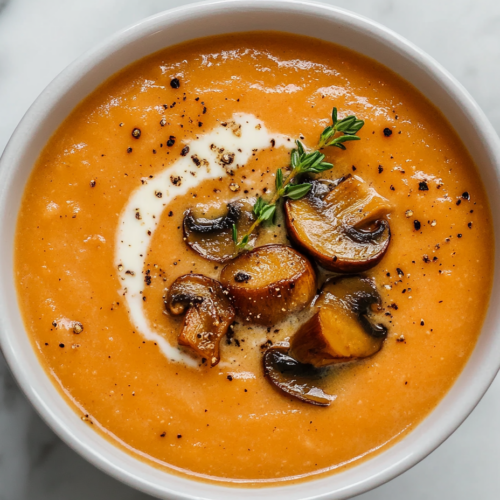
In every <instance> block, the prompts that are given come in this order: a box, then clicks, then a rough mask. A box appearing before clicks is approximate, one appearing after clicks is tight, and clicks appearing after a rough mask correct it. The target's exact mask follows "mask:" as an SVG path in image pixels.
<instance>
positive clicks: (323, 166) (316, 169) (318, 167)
mask: <svg viewBox="0 0 500 500" xmlns="http://www.w3.org/2000/svg"><path fill="white" fill-rule="evenodd" d="M344 147H345V146H344ZM332 168H333V165H332V164H331V163H326V162H324V161H323V162H321V163H320V164H319V165H316V166H315V167H314V168H310V169H309V170H308V172H309V173H311V174H319V173H320V172H324V171H325V170H331V169H332Z"/></svg>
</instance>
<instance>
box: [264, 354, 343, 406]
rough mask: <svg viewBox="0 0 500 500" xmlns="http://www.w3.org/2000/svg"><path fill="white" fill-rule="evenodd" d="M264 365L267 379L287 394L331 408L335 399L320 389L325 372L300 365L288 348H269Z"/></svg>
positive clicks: (305, 401)
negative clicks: (291, 355)
mask: <svg viewBox="0 0 500 500" xmlns="http://www.w3.org/2000/svg"><path fill="white" fill-rule="evenodd" d="M263 363H264V375H265V376H266V378H267V379H268V380H269V381H270V382H271V383H272V384H273V385H274V386H275V387H277V388H278V389H279V390H281V391H283V392H284V393H285V394H288V395H290V396H293V397H294V398H297V399H299V400H300V401H303V402H304V403H309V404H312V405H316V406H329V405H330V403H331V402H332V401H333V400H334V399H335V396H331V395H329V394H326V393H325V392H324V391H323V389H321V388H320V387H319V385H321V379H322V378H323V377H324V373H323V371H322V370H320V369H317V368H314V367H313V366H311V365H305V364H302V363H299V362H298V361H297V360H295V359H293V358H292V357H290V356H289V355H288V354H287V349H286V348H282V347H271V348H269V349H268V350H267V351H266V352H265V354H264V358H263Z"/></svg>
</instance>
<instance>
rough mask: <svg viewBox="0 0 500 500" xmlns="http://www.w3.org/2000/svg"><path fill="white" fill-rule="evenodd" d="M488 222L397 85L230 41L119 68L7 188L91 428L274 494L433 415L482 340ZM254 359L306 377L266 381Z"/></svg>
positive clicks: (425, 106)
mask: <svg viewBox="0 0 500 500" xmlns="http://www.w3.org/2000/svg"><path fill="white" fill-rule="evenodd" d="M334 107H335V108H336V109H337V116H336V117H334V118H332V109H333V108H334ZM349 116H355V117H356V118H355V119H350V118H348V117H349ZM335 120H336V121H335ZM342 120H344V121H342ZM345 120H347V121H345ZM363 122H364V123H363ZM339 123H343V124H344V125H345V126H346V127H347V128H346V129H345V130H341V129H342V126H341V125H339ZM328 127H333V128H331V129H328V130H329V132H327V135H328V134H331V136H330V138H329V139H328V141H329V142H331V141H333V140H336V139H338V138H339V137H341V138H343V139H341V140H340V141H338V140H337V142H336V144H337V145H340V147H330V146H328V145H327V142H328V141H326V142H325V141H323V144H322V143H321V140H322V139H321V137H323V136H321V134H322V133H324V131H325V129H326V128H328ZM335 127H337V128H335ZM353 127H354V128H353ZM347 136H350V138H349V137H347ZM346 137H347V139H346ZM358 138H359V140H358ZM296 140H299V141H300V144H301V145H303V148H304V152H303V155H304V156H301V157H300V158H302V159H300V158H299V156H300V154H299V153H300V151H297V148H298V147H300V145H297V143H296V142H295V141H296ZM318 141H319V145H318ZM342 141H345V142H342ZM320 146H321V148H320ZM342 146H344V147H345V149H343V148H342ZM294 148H295V152H293V151H294ZM316 150H318V151H319V153H317V154H316V153H314V152H315V151H316ZM312 154H316V156H315V157H314V158H315V159H318V156H317V155H321V154H324V155H325V157H324V158H322V157H321V158H320V160H318V161H320V163H321V164H322V165H325V164H326V163H328V164H332V165H334V166H333V168H331V167H329V166H325V167H324V171H319V172H317V171H316V170H317V169H316V170H314V169H313V171H311V170H309V171H308V170H307V169H308V168H310V166H311V163H309V166H307V165H306V164H307V161H308V160H307V158H310V157H311V156H308V155H312ZM294 155H298V156H297V158H299V159H298V160H297V158H296V159H295V160H294ZM314 158H313V159H314ZM294 161H295V164H294V163H293V162H294ZM311 161H312V160H311ZM297 162H298V163H297ZM300 162H302V163H300ZM299 164H300V165H303V166H304V165H305V166H304V168H303V171H301V173H299V174H298V175H297V176H295V178H294V180H293V182H292V183H290V184H289V186H292V188H293V189H292V190H291V191H290V189H291V188H290V187H288V188H285V187H284V186H285V185H286V184H287V183H288V181H290V179H289V178H288V176H289V175H291V174H292V173H294V172H296V170H294V169H295V167H294V165H299ZM318 165H319V163H318ZM301 168H302V167H301ZM278 169H281V170H280V171H279V172H278ZM319 170H321V169H319ZM301 186H305V187H301ZM325 186H326V187H325ZM277 189H282V192H281V194H282V196H281V197H280V196H278V197H276V196H275V193H276V190H277ZM321 190H323V191H321ZM287 193H288V194H287ZM294 193H295V194H294ZM322 193H323V194H322ZM315 196H316V198H314V197H315ZM275 198H276V199H275ZM277 198H279V199H277ZM293 198H296V199H293ZM315 200H316V201H315ZM317 200H320V201H317ZM360 200H361V201H360ZM363 200H364V201H363ZM275 201H276V203H275V204H274V202H275ZM355 202H356V203H358V202H359V203H361V205H359V206H360V207H361V208H359V209H358V208H356V207H357V206H358V205H355ZM256 203H259V204H260V206H257V208H256V207H255V204H256ZM228 204H230V205H231V204H232V205H231V206H232V207H233V209H231V208H230V207H229V208H228ZM273 204H274V208H272V206H273ZM235 206H236V207H237V208H234V207H235ZM266 207H267V208H266ZM269 207H271V208H269ZM339 207H340V208H339ZM342 207H344V208H342ZM231 210H234V213H232V212H231ZM259 210H260V212H259ZM266 210H270V211H271V212H272V213H267V215H265V212H266ZM231 214H232V215H231ZM242 214H243V215H242ZM259 214H260V216H261V219H262V218H265V217H267V216H268V220H266V221H262V220H261V221H260V222H261V223H259V224H258V227H256V228H255V230H254V229H251V225H252V223H253V222H255V220H257V218H258V217H259ZM290 214H291V215H290ZM231 217H232V218H231ZM245 217H248V220H246V221H245V220H243V219H244V218H245ZM304 217H306V218H307V217H308V221H309V222H308V223H307V224H305V223H303V221H304V220H305V219H303V218H304ZM214 221H215V222H214ZM233 224H234V227H235V229H236V234H234V233H233ZM308 224H309V225H308ZM363 224H364V226H363ZM207 228H208V229H207ZM204 231H205V232H204ZM313 233H314V234H313ZM214 234H215V236H214ZM245 234H249V238H248V242H247V243H246V244H245V242H242V239H243V238H244V235H245ZM221 235H222V236H221ZM492 235H493V231H492V226H491V214H490V211H489V206H488V201H487V198H486V194H485V190H484V187H483V186H482V184H481V181H480V178H479V175H478V172H477V170H476V168H475V165H474V164H473V162H472V160H471V158H470V156H469V155H468V153H467V151H466V149H465V147H464V145H463V144H462V143H461V142H460V140H459V139H458V137H457V135H456V134H455V132H454V130H453V129H452V127H451V126H450V124H449V123H448V122H447V121H446V120H445V119H444V118H443V116H442V115H441V114H440V112H439V111H438V110H437V109H436V108H434V107H433V105H431V104H430V103H429V102H428V101H427V100H426V98H425V97H424V96H422V95H421V94H420V93H419V92H418V91H417V90H416V89H414V88H413V87H412V86H411V85H410V84H408V83H407V82H405V81H404V80H402V79H401V78H400V77H399V76H398V75H396V74H394V73H392V72H391V71H389V70H388V69H387V68H385V67H383V66H381V65H380V64H378V63H376V62H375V61H373V60H370V59H367V58H365V57H363V56H361V55H359V54H356V53H353V52H351V51H349V50H346V49H344V48H342V47H339V46H336V45H333V44H328V43H325V42H321V41H319V40H315V39H310V38H304V37H299V36H293V35H288V34H281V33H272V32H269V33H268V32H265V33H263V32H259V33H248V34H237V35H236V34H235V35H225V36H219V37H214V38H208V39H201V40H194V41H191V42H188V43H184V44H181V45H178V46H175V47H170V48H167V49H165V50H163V51H161V52H158V53H156V54H153V55H151V56H149V57H147V58H145V59H143V60H141V61H138V62H135V63H133V64H132V65H130V66H128V67H127V68H125V69H124V70H123V71H121V72H120V73H118V74H116V75H115V76H113V77H112V78H110V79H109V80H108V81H106V82H105V83H103V84H102V85H101V86H100V87H99V88H97V89H96V90H95V91H94V92H93V93H92V94H91V95H89V96H88V97H87V98H86V99H85V100H84V101H83V102H82V103H80V104H79V105H78V106H77V107H76V109H74V110H73V111H72V112H71V113H70V114H69V116H68V118H67V119H66V120H65V121H64V123H63V124H62V125H61V126H60V127H59V129H58V130H57V131H56V133H55V134H54V135H53V137H52V138H51V139H50V141H49V143H48V144H47V145H46V147H45V149H44V150H43V152H42V153H41V155H40V157H39V159H38V161H37V163H36V165H35V166H34V169H33V173H32V175H31V177H30V179H29V181H28V184H27V186H26V190H25V194H24V198H23V202H22V206H21V210H20V213H19V219H18V225H17V236H16V248H15V255H16V262H15V273H16V274H15V275H16V280H17V290H18V297H19V302H20V306H21V310H22V313H23V316H24V321H25V325H26V329H27V332H28V334H29V336H30V337H31V339H32V341H33V345H34V348H35V349H36V351H37V353H38V355H39V359H40V362H41V363H42V364H43V366H44V367H45V368H46V370H47V373H48V374H49V375H48V376H50V377H51V378H52V379H53V381H54V383H55V384H56V385H57V386H58V387H59V388H60V389H61V391H62V393H64V396H65V397H66V398H67V399H68V402H69V404H71V405H72V406H73V407H74V409H75V412H76V413H77V414H78V415H79V417H80V418H82V419H83V420H84V421H86V422H87V424H88V425H90V426H93V428H94V429H95V430H96V431H97V432H100V433H102V434H103V435H104V436H106V437H107V438H108V439H109V440H111V441H112V442H114V443H115V444H116V445H117V446H120V447H122V448H124V449H126V450H127V451H128V452H129V453H132V454H134V455H135V456H137V457H138V458H140V459H141V460H146V461H148V462H149V463H151V464H153V465H155V466H157V467H160V468H162V469H164V470H167V471H170V472H175V473H178V474H183V475H187V476H190V477H197V478H200V479H204V480H210V481H221V482H226V483H229V484H230V483H235V482H238V483H245V484H248V485H258V484H263V483H265V484H269V483H270V484H273V483H278V482H283V481H296V480H298V479H310V478H314V477H317V476H318V475H321V474H327V473H331V472H334V471H342V470H345V469H346V468H347V467H351V466H353V465H356V464H358V463H360V461H362V460H366V459H369V458H371V457H373V456H374V455H375V454H377V453H380V452H381V451H383V450H385V449H387V447H389V446H391V445H392V444H394V443H395V442H396V441H397V440H399V439H401V438H402V437H404V436H405V435H406V434H408V433H409V432H411V431H412V430H413V429H414V428H415V427H416V426H417V425H418V424H419V423H420V422H421V421H422V419H424V418H425V417H426V416H427V415H428V414H429V413H430V412H431V411H432V410H433V409H434V408H435V407H436V405H437V404H438V403H439V401H440V400H441V399H442V398H443V396H444V395H445V394H446V392H447V391H448V390H449V389H450V387H451V386H452V384H453V383H454V381H455V380H456V378H457V376H458V375H459V374H460V372H461V370H462V369H463V367H464V365H465V363H466V362H467V359H468V358H469V355H470V354H471V352H472V350H473V349H474V346H475V343H476V340H477V338H478V335H479V333H480V330H481V325H482V322H483V318H484V315H485V312H486V309H487V305H488V300H489V295H490V288H491V281H492V275H493V271H492V266H493V236H492ZM210 238H215V239H214V240H210ZM217 238H218V239H217ZM233 238H234V239H235V240H236V242H238V243H240V248H236V245H235V243H234V241H233ZM207 242H208V243H207ZM270 245H272V246H270ZM342 245H343V246H342ZM377 245H378V246H377ZM340 246H342V248H340ZM261 247H263V248H261ZM251 248H254V250H252V251H250V250H251ZM276 248H277V249H278V250H279V251H278V252H277V253H273V252H274V250H273V249H276ZM269 249H271V250H272V251H271V250H269ZM210 252H216V253H217V255H216V257H213V255H211V254H210ZM342 252H344V253H342ZM366 252H368V253H366ZM370 252H371V253H370ZM268 254H269V255H268ZM368 254H369V255H368ZM236 255H238V256H237V257H236ZM217 259H218V260H217ZM252 259H253V260H252ZM235 262H237V264H235ZM252 266H254V267H252ZM255 266H260V267H259V268H258V272H257V271H255V269H256V268H255ZM254 271H255V274H252V273H253V272H254ZM193 275H196V276H198V278H196V277H195V278H193ZM273 276H275V277H276V278H275V279H274V278H273V279H271V278H272V277H273ZM339 276H340V278H339ZM342 276H347V278H342ZM181 277H183V278H182V279H181V280H179V278H181ZM183 280H184V281H183ZM196 280H197V281H196ZM273 280H274V281H273ZM278 282H279V283H281V284H283V283H285V284H286V286H285V285H283V286H282V285H280V286H278V287H275V288H276V290H275V289H274V284H275V283H278ZM186 283H187V285H186ZM183 287H184V288H183ZM186 287H187V288H186ZM197 287H198V288H197ZM266 287H267V288H266ZM188 289H189V290H191V291H189V292H186V290H188ZM193 290H194V292H193ZM197 290H198V291H197ZM200 290H201V291H200ZM186 294H187V295H186ZM190 294H191V295H190ZM193 294H194V295H193ZM346 294H347V295H346ZM193 297H194V298H193ZM346 297H347V299H346ZM353 297H355V298H356V297H357V298H356V299H355V300H354V299H353ZM360 297H361V298H360ZM367 297H368V298H367ZM353 301H354V302H353ZM207 304H208V305H207ZM346 304H347V305H346ZM325 311H326V312H325ZM375 317H376V321H375V319H373V318H375ZM304 325H306V326H304ZM367 328H368V330H367ZM370 328H371V329H372V330H370ZM207 332H208V333H207ZM297 332H299V333H300V335H299V333H297ZM367 332H368V333H367ZM207 335H208V337H207ZM354 337H356V338H355V339H354ZM207 339H208V340H207ZM214 339H215V341H214ZM202 340H203V342H204V343H203V342H202ZM205 341H206V342H205ZM219 341H220V346H219V345H218V342H219ZM216 344H217V345H216ZM290 346H291V347H290ZM311 346H312V347H311ZM273 349H274V350H273ZM266 356H267V357H268V358H269V356H282V357H283V358H282V360H285V362H286V361H287V360H288V361H290V360H291V361H290V363H292V364H294V363H295V365H294V366H296V367H299V368H300V369H304V372H301V373H300V376H299V375H297V377H298V378H297V377H296V374H294V373H295V372H293V373H292V372H290V373H292V379H293V380H291V379H290V380H291V381H290V380H289V379H287V382H286V386H285V385H280V384H281V381H280V380H281V378H280V377H289V376H290V373H288V372H286V370H285V371H283V370H280V369H278V370H275V371H273V370H272V369H273V366H271V365H272V363H273V362H276V363H278V361H279V360H278V358H276V359H274V358H273V359H271V358H269V359H268V361H269V362H270V363H271V365H270V366H266V368H264V365H263V358H264V357H266ZM285 364H286V363H285ZM278 365H279V363H278ZM278 365H276V366H278ZM276 366H275V367H274V368H276ZM279 366H281V365H279ZM279 366H278V368H279ZM283 366H284V365H283ZM294 369H295V368H294ZM273 377H274V378H273ZM294 377H295V378H294ZM300 377H302V378H300ZM307 377H309V378H307ZM315 377H316V378H315ZM301 384H303V385H301ZM315 384H316V385H318V387H316V385H315ZM309 386H311V387H312V389H311V387H309ZM304 387H305V389H304ZM310 389H311V390H310ZM297 394H298V396H299V397H295V396H296V395H297ZM311 403H312V404H311Z"/></svg>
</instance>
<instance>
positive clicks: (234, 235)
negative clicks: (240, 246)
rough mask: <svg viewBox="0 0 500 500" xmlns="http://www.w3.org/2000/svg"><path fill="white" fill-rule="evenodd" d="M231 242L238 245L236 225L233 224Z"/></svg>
mask: <svg viewBox="0 0 500 500" xmlns="http://www.w3.org/2000/svg"><path fill="white" fill-rule="evenodd" d="M232 232H233V241H234V242H235V243H238V230H237V229H236V224H233V231H232Z"/></svg>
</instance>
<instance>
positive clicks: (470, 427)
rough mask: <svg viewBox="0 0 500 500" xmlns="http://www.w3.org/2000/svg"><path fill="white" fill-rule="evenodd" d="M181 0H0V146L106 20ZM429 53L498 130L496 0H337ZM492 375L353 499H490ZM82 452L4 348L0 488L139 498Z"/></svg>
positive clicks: (58, 497) (499, 383)
mask: <svg viewBox="0 0 500 500" xmlns="http://www.w3.org/2000/svg"><path fill="white" fill-rule="evenodd" d="M185 3H190V2H186V1H182V0H141V1H137V0H72V1H68V0H43V1H41V0H10V1H6V0H0V151H2V150H3V148H4V147H5V145H6V143H7V140H8V138H9V137H10V135H11V134H12V132H13V130H14V128H15V127H16V125H17V123H18V122H19V120H20V119H21V117H22V115H23V114H24V113H25V111H26V110H27V108H28V107H29V106H30V104H31V103H32V102H33V100H34V99H35V98H36V97H37V95H38V94H39V93H40V92H41V91H42V90H43V88H44V87H45V86H46V85H47V84H48V83H49V82H50V80H51V79H52V78H54V77H55V76H56V75H57V73H59V72H60V71H61V70H62V69H64V67H65V66H67V65H68V64H69V63H70V62H71V61H72V60H73V59H75V58H76V57H77V56H78V55H80V54H81V53H82V52H84V51H85V50H86V49H88V48H90V47H91V46H93V45H94V44H96V43H97V42H99V41H101V40H102V39H103V38H105V37H106V36H108V35H110V34H111V33H113V32H114V31H116V30H118V29H120V28H122V27H124V26H127V25H128V24H131V23H133V22H135V21H138V20H140V19H141V18H143V17H146V16H149V15H152V14H154V13H156V12H159V11H161V10H164V9H167V8H171V7H174V6H178V5H181V4H185ZM326 3H331V4H335V5H338V6H340V7H344V8H347V9H350V10H353V11H355V12H358V13H360V14H363V15H365V16H368V17H371V18H372V19H374V20H376V21H379V22H381V23H383V24H385V25H387V26H388V27H390V28H392V29H393V30H395V31H397V32H398V33H400V34H402V35H403V36H405V37H407V38H408V39H409V40H411V41H413V42H414V43H416V44H417V45H419V46H420V47H421V48H422V49H424V50H425V51H427V52H428V53H430V54H431V55H432V56H434V57H435V58H436V59H437V60H438V61H439V62H440V63H441V64H443V65H444V66H445V67H446V68H447V69H448V70H449V71H450V72H451V73H452V74H453V75H454V76H455V77H456V78H458V80H460V81H461V82H462V84H463V85H464V86H465V87H466V88H467V89H468V90H469V92H470V93H471V94H472V95H473V96H474V98H475V99H476V100H477V101H478V103H479V105H480V106H481V107H482V108H483V109H484V111H485V112H486V114H487V115H488V117H489V119H490V120H491V122H492V123H493V125H494V126H495V128H496V130H497V131H500V92H498V89H499V87H500V85H499V84H500V65H499V64H498V61H500V2H499V1H498V0H419V1H418V2H416V1H409V0H350V1H347V0H337V1H330V2H326ZM499 464H500V379H499V378H497V380H496V381H495V383H494V384H493V386H492V387H491V389H490V390H489V392H488V393H487V395H486V396H485V398H484V399H483V400H482V402H481V403H480V404H479V406H478V407H477V408H476V410H475V411H474V412H473V414H472V415H471V417H470V418H469V419H468V420H467V421H466V423H465V424H464V425H463V426H462V427H460V429H459V430H458V431H457V432H456V433H455V434H454V435H453V436H452V437H451V438H450V439H449V440H448V441H447V442H446V443H445V444H444V445H443V446H441V447H440V448H439V449H438V450H437V451H436V452H434V453H433V454H432V455H431V456H429V457H428V458H427V459H425V460H424V461H423V462H422V463H420V464H419V465H417V466H416V467H414V468H413V469H412V470H411V471H409V472H407V473H405V474H403V475H402V476H400V477H399V478H397V479H395V480H393V481H392V482H390V483H389V484H386V485H384V486H382V487H380V488H378V489H377V490H375V491H372V492H370V493H366V494H364V495H361V496H360V497H358V498H359V499H360V500H388V499H391V500H402V499H404V500H421V499H422V498H425V499H427V500H470V499H471V498H474V499H478V500H498V499H499V498H500V474H499V471H500V469H499ZM147 498H149V497H147V496H146V495H143V494H140V493H137V492H135V491H134V490H132V489H130V488H128V487H126V486H124V485H122V484H120V483H118V482H117V481H115V480H114V479H111V478H109V477H107V476H106V475H105V474H103V473H102V472H100V471H99V470H97V469H96V468H94V467H93V466H91V465H90V464H88V463H87V462H85V461H84V460H83V459H82V458H80V457H79V456H78V455H77V454H76V453H75V452H74V451H72V450H71V449H70V448H68V447H67V446H66V445H65V444H64V443H62V441H61V440H60V439H59V438H58V437H57V436H55V434H54V433H53V432H52V431H51V430H50V429H49V428H48V427H47V426H46V425H45V424H44V423H43V422H42V420H41V419H40V418H39V417H38V415H37V414H36V413H35V412H34V410H33V409H32V408H31V406H30V404H29V403H28V402H27V400H26V398H25V397H24V395H23V394H22V393H21V392H20V391H19V389H18V388H17V386H16V383H15V381H14V380H13V378H12V376H11V375H10V373H9V370H8V368H7V366H6V364H5V361H4V359H3V358H2V357H1V354H0V500H89V499H91V500H114V499H120V500H132V499H133V500H142V499H144V500H146V499H147Z"/></svg>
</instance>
